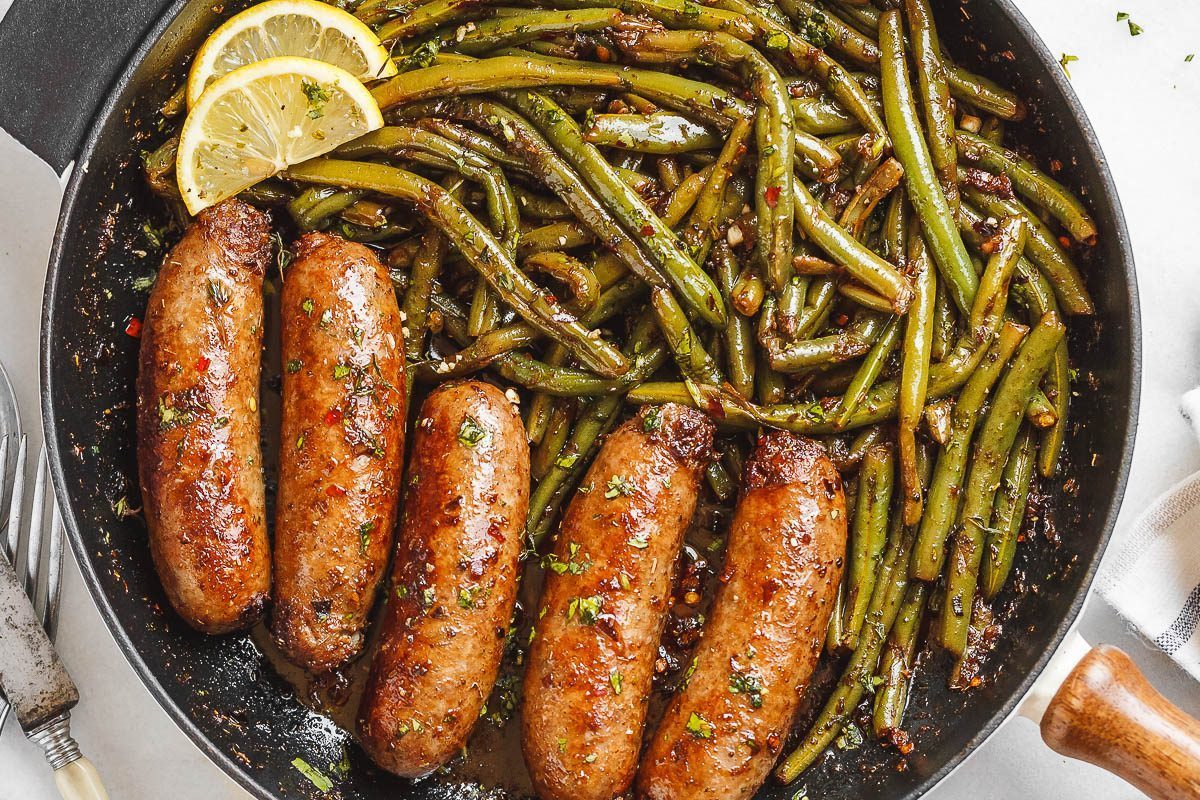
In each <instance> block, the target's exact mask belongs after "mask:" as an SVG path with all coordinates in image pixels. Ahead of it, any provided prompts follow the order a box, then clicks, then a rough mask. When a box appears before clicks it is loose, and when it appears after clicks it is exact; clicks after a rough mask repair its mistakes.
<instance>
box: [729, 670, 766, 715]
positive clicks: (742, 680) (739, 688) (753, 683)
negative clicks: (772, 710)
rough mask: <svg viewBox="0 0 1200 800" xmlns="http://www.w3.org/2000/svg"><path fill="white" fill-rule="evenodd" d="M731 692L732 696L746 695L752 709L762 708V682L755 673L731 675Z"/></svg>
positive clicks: (735, 672)
mask: <svg viewBox="0 0 1200 800" xmlns="http://www.w3.org/2000/svg"><path fill="white" fill-rule="evenodd" d="M729 692H730V694H744V695H746V698H747V699H748V700H749V701H750V707H751V708H762V704H763V687H762V681H760V680H759V678H758V676H757V675H754V674H753V673H748V672H739V671H734V672H731V673H729Z"/></svg>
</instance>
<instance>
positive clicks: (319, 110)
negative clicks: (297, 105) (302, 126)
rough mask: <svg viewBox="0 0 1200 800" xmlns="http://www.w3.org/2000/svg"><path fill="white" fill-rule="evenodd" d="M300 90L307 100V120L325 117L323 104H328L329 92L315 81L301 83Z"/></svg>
mask: <svg viewBox="0 0 1200 800" xmlns="http://www.w3.org/2000/svg"><path fill="white" fill-rule="evenodd" d="M300 89H301V91H303V92H304V97H305V99H306V100H308V118H309V119H320V118H321V117H323V116H325V104H326V103H328V102H329V90H328V89H327V88H325V87H324V86H322V85H321V84H319V83H317V82H315V81H301V82H300Z"/></svg>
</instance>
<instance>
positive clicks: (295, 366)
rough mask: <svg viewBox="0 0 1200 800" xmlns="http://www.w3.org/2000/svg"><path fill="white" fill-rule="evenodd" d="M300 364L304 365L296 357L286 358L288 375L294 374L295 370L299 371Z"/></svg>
mask: <svg viewBox="0 0 1200 800" xmlns="http://www.w3.org/2000/svg"><path fill="white" fill-rule="evenodd" d="M302 366H304V364H302V363H301V362H300V359H298V358H292V359H289V360H288V362H287V371H288V374H289V375H295V374H296V373H297V372H299V371H300V368H301V367H302Z"/></svg>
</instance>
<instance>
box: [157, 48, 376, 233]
mask: <svg viewBox="0 0 1200 800" xmlns="http://www.w3.org/2000/svg"><path fill="white" fill-rule="evenodd" d="M381 127H383V115H382V114H381V113H380V111H379V105H378V104H377V103H376V102H375V99H374V98H373V97H371V93H370V92H369V91H368V90H367V87H365V86H363V84H362V81H360V80H358V78H355V77H354V76H353V75H351V74H350V73H349V72H346V70H344V69H341V68H340V67H335V66H333V65H332V64H326V63H325V62H323V61H316V60H314V59H311V58H295V57H292V56H285V57H281V58H268V59H267V60H265V61H258V62H255V63H253V64H250V65H248V66H245V67H240V68H238V69H236V70H234V71H233V72H230V73H229V74H228V75H225V76H223V77H221V78H218V79H217V80H216V81H214V82H213V83H212V85H210V86H209V87H208V88H207V89H205V91H204V93H203V94H202V95H201V96H200V99H199V100H198V101H197V102H196V105H195V106H194V107H193V108H192V110H191V111H190V112H188V116H187V119H186V120H185V121H184V123H183V130H182V131H181V132H180V134H179V153H178V155H177V157H176V161H175V173H176V179H177V180H178V182H179V191H180V193H181V194H182V195H183V202H184V204H185V205H186V206H187V210H188V211H189V212H191V213H192V214H196V213H199V212H200V211H202V210H203V209H205V208H208V207H209V206H211V205H214V204H216V203H219V202H221V201H222V200H224V199H226V198H227V197H232V196H233V195H235V194H237V193H238V192H240V191H242V190H243V189H247V188H249V187H250V186H253V185H254V184H256V183H258V182H259V181H261V180H263V179H264V178H269V177H270V176H272V175H274V174H276V173H277V172H279V171H281V170H284V169H286V168H287V167H289V166H291V165H292V164H298V163H300V162H301V161H307V160H308V159H310V158H314V157H316V156H319V155H323V154H324V153H328V152H329V151H330V150H333V149H334V148H336V147H338V146H340V145H343V144H345V143H346V142H348V141H350V140H352V139H356V138H358V137H359V136H362V135H363V134H365V133H368V132H370V131H373V130H376V129H377V128H381Z"/></svg>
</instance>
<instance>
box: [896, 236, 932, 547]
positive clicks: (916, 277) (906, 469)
mask: <svg viewBox="0 0 1200 800" xmlns="http://www.w3.org/2000/svg"><path fill="white" fill-rule="evenodd" d="M908 270H909V272H910V273H911V274H912V275H913V285H914V286H915V287H916V299H915V300H914V301H913V304H912V307H911V308H909V311H908V316H907V317H906V318H905V322H904V357H903V358H902V359H901V360H900V398H899V408H898V410H897V435H896V438H897V442H898V444H899V449H900V486H901V492H902V494H901V496H902V497H903V498H904V524H906V525H916V524H917V523H918V522H920V519H921V513H922V511H923V509H924V498H923V497H922V495H921V488H920V486H919V483H918V480H917V428H918V426H919V425H920V424H921V413H922V412H923V410H924V408H925V397H926V393H927V392H928V389H929V366H930V361H931V359H932V352H933V331H934V316H935V313H936V301H937V275H936V271H935V268H934V266H933V264H932V263H931V262H930V260H929V254H928V252H927V251H926V250H925V241H924V239H923V238H922V236H921V233H920V231H918V230H915V229H914V230H912V231H911V232H910V233H909V237H908Z"/></svg>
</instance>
